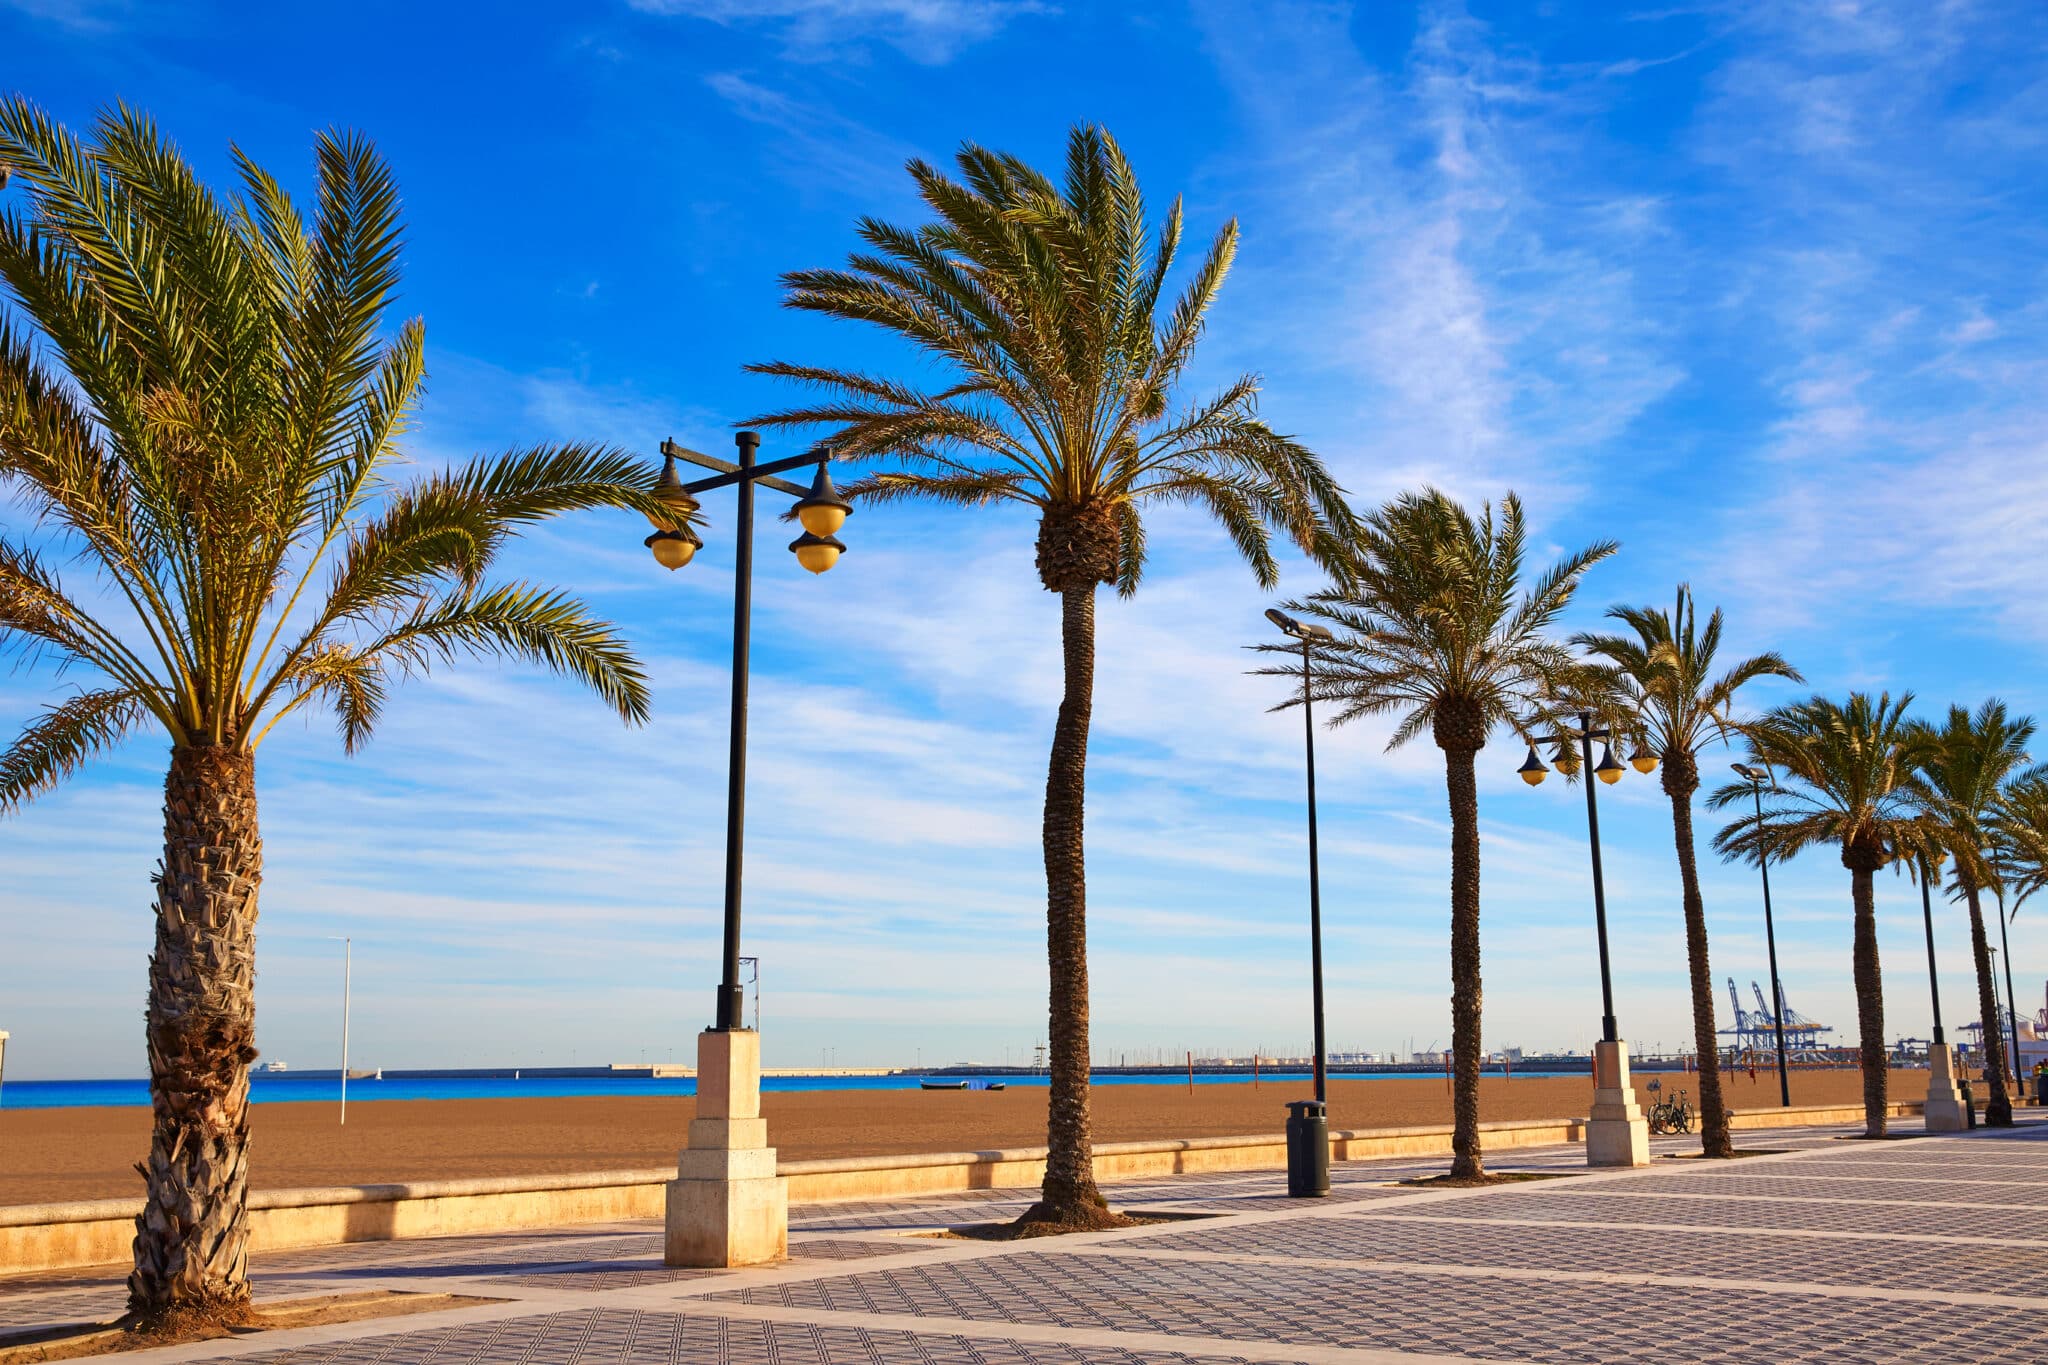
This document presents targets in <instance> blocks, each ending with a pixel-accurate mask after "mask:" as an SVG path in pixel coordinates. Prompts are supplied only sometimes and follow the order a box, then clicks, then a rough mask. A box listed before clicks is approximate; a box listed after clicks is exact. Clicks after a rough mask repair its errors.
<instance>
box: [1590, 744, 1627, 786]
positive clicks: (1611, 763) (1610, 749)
mask: <svg viewBox="0 0 2048 1365" xmlns="http://www.w3.org/2000/svg"><path fill="white" fill-rule="evenodd" d="M1622 772H1623V769H1622V766H1621V761H1620V760H1619V759H1617V758H1615V756H1614V745H1613V744H1611V743H1610V744H1606V745H1603V746H1602V748H1601V753H1600V766H1599V767H1597V768H1595V769H1593V776H1595V777H1597V778H1599V779H1600V780H1601V781H1602V782H1605V783H1606V784H1607V785H1608V786H1610V787H1611V786H1613V785H1614V784H1615V783H1617V782H1619V781H1621V774H1622Z"/></svg>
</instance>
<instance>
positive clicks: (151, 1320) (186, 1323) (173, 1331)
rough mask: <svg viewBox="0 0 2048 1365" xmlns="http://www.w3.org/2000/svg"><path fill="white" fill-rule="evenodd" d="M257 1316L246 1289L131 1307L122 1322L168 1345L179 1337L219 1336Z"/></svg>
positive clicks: (155, 1340)
mask: <svg viewBox="0 0 2048 1365" xmlns="http://www.w3.org/2000/svg"><path fill="white" fill-rule="evenodd" d="M255 1319H256V1310H255V1308H254V1307H253V1306H252V1304H251V1302H250V1298H249V1293H248V1290H247V1289H244V1290H243V1291H242V1293H241V1294H240V1295H239V1296H237V1295H232V1294H223V1295H221V1296H219V1297H217V1298H214V1299H210V1300H206V1301H203V1302H199V1303H181V1304H178V1305H177V1306H176V1307H170V1308H160V1309H157V1310H155V1311H146V1310H130V1311H129V1313H128V1314H127V1316H126V1317H124V1318H122V1319H121V1323H120V1325H121V1326H122V1327H123V1328H125V1329H126V1330H127V1331H129V1332H131V1333H133V1334H135V1335H137V1336H146V1337H149V1338H151V1339H152V1344H156V1345H165V1346H168V1345H170V1344H172V1343H174V1342H179V1341H199V1340H203V1339H206V1338H209V1337H215V1336H219V1335H220V1334H221V1333H222V1332H224V1331H228V1330H231V1329H233V1328H236V1327H247V1326H248V1325H249V1324H250V1323H252V1322H254V1321H255Z"/></svg>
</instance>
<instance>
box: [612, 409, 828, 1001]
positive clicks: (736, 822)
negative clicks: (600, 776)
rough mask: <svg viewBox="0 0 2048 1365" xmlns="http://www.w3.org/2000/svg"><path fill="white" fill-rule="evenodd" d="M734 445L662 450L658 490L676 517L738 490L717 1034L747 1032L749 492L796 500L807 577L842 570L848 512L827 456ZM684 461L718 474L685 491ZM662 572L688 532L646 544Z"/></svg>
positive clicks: (679, 561)
mask: <svg viewBox="0 0 2048 1365" xmlns="http://www.w3.org/2000/svg"><path fill="white" fill-rule="evenodd" d="M733 444H734V445H736V446H738V447H739V453H740V459H739V463H738V464H732V463H730V462H728V461H725V460H720V459H717V458H715V457H713V456H710V455H704V454H700V453H699V452H697V451H694V450H687V449H685V448H684V447H682V446H679V445H677V444H676V443H675V442H674V441H663V442H662V443H661V453H662V457H663V459H662V467H661V482H660V484H659V485H658V486H657V488H656V492H657V494H658V495H659V496H660V497H661V498H662V500H663V501H665V502H668V503H670V504H671V505H673V506H674V507H676V508H677V509H678V511H681V512H693V511H695V510H696V508H697V497H696V495H697V494H699V493H706V492H709V491H711V490H712V489H714V488H724V487H726V486H728V485H731V486H734V487H736V488H737V489H738V490H739V519H738V522H737V526H736V529H737V536H738V544H737V552H736V555H735V562H734V566H733V580H734V588H733V607H732V727H731V747H730V750H729V755H728V759H727V767H726V786H725V943H724V949H725V951H724V954H723V958H722V962H723V968H722V975H721V977H720V979H719V985H718V1010H717V1014H716V1016H715V1018H716V1020H717V1022H716V1024H714V1025H713V1027H714V1028H716V1029H718V1030H719V1031H720V1032H731V1031H734V1030H738V1029H744V1028H745V1027H746V996H745V990H746V988H745V986H744V985H743V984H742V983H741V981H740V873H741V865H742V861H743V857H744V853H745V828H746V814H747V672H748V665H749V659H750V650H749V644H750V627H751V623H752V617H753V606H754V486H755V485H756V484H766V485H767V486H768V487H770V488H773V489H776V490H778V491H780V492H783V493H787V494H789V495H791V496H792V497H794V498H795V499H796V500H797V504H796V507H797V519H798V520H799V521H800V522H802V523H803V528H804V533H803V534H802V535H801V536H798V537H797V538H796V539H795V540H793V541H791V542H790V545H789V548H790V550H791V552H793V553H794V554H795V555H796V557H797V562H798V563H800V564H802V565H803V566H804V567H805V568H806V569H808V570H810V571H811V572H812V573H824V572H825V571H826V570H827V569H829V568H831V567H832V566H833V565H834V564H836V563H838V562H839V556H840V555H841V554H843V553H844V552H845V550H846V547H845V546H844V545H842V544H840V543H839V541H838V540H836V539H834V538H833V532H835V531H837V530H838V529H839V528H840V527H841V526H842V525H844V524H845V522H846V518H847V516H848V514H849V513H850V512H851V511H852V510H853V509H852V508H851V507H850V506H849V505H848V504H847V502H846V500H845V499H844V498H842V497H840V496H839V491H838V490H837V489H835V488H834V487H833V486H832V473H831V469H830V460H831V455H830V453H829V452H828V453H826V454H822V455H821V454H818V453H817V452H812V453H810V454H806V455H792V456H789V457H788V458H786V459H781V460H770V461H769V462H768V463H766V464H756V463H755V462H754V452H755V451H756V450H758V449H760V446H761V437H760V435H759V433H757V432H752V431H742V432H738V433H737V434H735V435H734V437H733ZM677 460H687V461H689V462H690V463H691V464H694V465H698V466H701V467H702V468H705V469H715V470H717V471H718V473H717V474H715V475H713V476H712V477H711V478H708V479H699V480H697V481H696V482H695V483H689V484H686V483H684V482H683V481H682V480H681V479H680V478H678V477H677V474H676V461H677ZM810 464H815V465H816V466H817V467H818V473H817V476H816V477H815V478H814V479H813V480H812V482H811V486H810V487H809V488H804V487H803V486H801V485H799V484H794V483H790V482H788V481H787V480H785V479H779V478H776V477H775V476H776V475H778V474H781V473H783V472H785V471H786V470H791V469H800V468H802V467H803V466H805V465H810ZM644 543H645V544H646V546H647V548H648V549H650V550H652V551H653V552H654V558H655V561H656V562H657V563H659V564H660V565H661V566H662V567H663V568H666V569H680V568H682V567H683V565H685V564H687V563H689V562H690V560H691V558H692V557H694V556H695V555H696V553H697V551H698V549H699V548H700V547H701V546H702V544H703V542H702V541H700V540H698V539H697V537H696V535H695V534H693V533H692V532H691V531H690V530H689V529H688V528H687V527H682V526H673V527H664V526H659V525H657V526H656V528H655V532H654V534H653V535H651V536H649V537H647V539H646V541H645V542H644Z"/></svg>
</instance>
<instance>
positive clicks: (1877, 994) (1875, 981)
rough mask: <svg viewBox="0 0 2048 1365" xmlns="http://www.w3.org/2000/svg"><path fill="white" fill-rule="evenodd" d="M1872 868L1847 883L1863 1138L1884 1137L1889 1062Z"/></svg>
mask: <svg viewBox="0 0 2048 1365" xmlns="http://www.w3.org/2000/svg"><path fill="white" fill-rule="evenodd" d="M1875 876H1876V873H1875V871H1874V870H1873V869H1871V868H1868V867H1855V868H1851V869H1850V871H1849V881H1850V886H1851V887H1852V889H1853V891H1854V894H1855V898H1856V1028H1857V1032H1858V1034H1859V1035H1860V1036H1859V1037H1858V1038H1857V1042H1858V1044H1859V1045H1860V1047H1861V1054H1862V1062H1863V1135H1864V1136H1865V1137H1873V1138H1881V1137H1883V1136H1884V1134H1885V1126H1886V1114H1885V1110H1886V1108H1887V1099H1888V1097H1887V1094H1886V1090H1887V1082H1888V1081H1889V1079H1890V1073H1889V1072H1888V1070H1887V1067H1888V1066H1889V1065H1890V1062H1889V1059H1888V1058H1887V1057H1886V1056H1885V1050H1884V976H1883V973H1882V972H1881V971H1880V970H1879V969H1878V964H1877V893H1876V889H1875V887H1874V886H1873V884H1872V879H1873V878H1874V877H1875Z"/></svg>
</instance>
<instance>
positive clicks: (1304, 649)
mask: <svg viewBox="0 0 2048 1365" xmlns="http://www.w3.org/2000/svg"><path fill="white" fill-rule="evenodd" d="M1266 619H1267V620H1268V621H1271V622H1272V623H1273V624H1274V625H1276V626H1278V627H1280V629H1281V631H1282V632H1283V633H1284V634H1287V635H1292V636H1293V637H1294V638H1295V639H1297V640H1299V641H1301V720H1302V733H1303V736H1304V738H1305V739H1306V740H1307V744H1308V955H1309V980H1310V991H1311V993H1312V995H1313V996H1314V1000H1315V1015H1316V1018H1315V1044H1316V1102H1317V1103H1319V1104H1321V1103H1325V1102H1327V1101H1328V1099H1329V1095H1328V1093H1327V1090H1328V1085H1327V1081H1328V1075H1327V1072H1328V1068H1327V1066H1326V1065H1325V1054H1324V1051H1323V890H1322V876H1321V872H1320V870H1319V868H1318V866H1317V862H1318V860H1317V857H1316V721H1315V716H1314V715H1313V714H1312V713H1311V711H1310V709H1309V707H1310V697H1311V696H1312V695H1313V686H1312V683H1313V676H1312V674H1311V673H1310V663H1311V660H1312V659H1313V658H1314V655H1313V654H1312V653H1311V650H1312V649H1313V647H1314V645H1315V644H1316V642H1317V641H1325V642H1327V641H1329V640H1331V639H1334V638H1335V637H1334V636H1332V635H1331V634H1330V632H1329V631H1328V630H1326V629H1324V628H1323V627H1322V626H1319V625H1315V624H1313V623H1312V622H1308V621H1297V620H1295V619H1294V618H1293V617H1292V616H1289V615H1288V614H1287V613H1286V612H1284V611H1281V610H1280V609H1279V608H1277V607H1273V608H1269V609H1268V610H1267V612H1266Z"/></svg>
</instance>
